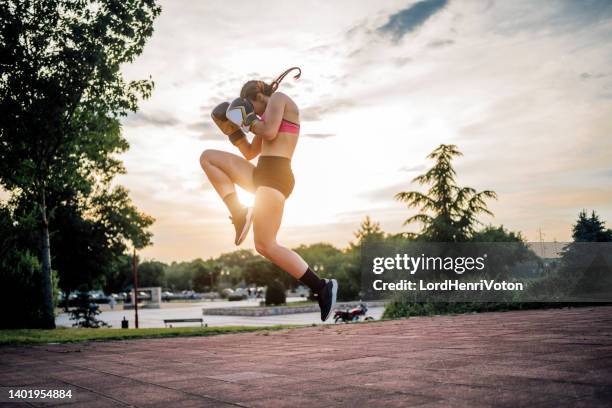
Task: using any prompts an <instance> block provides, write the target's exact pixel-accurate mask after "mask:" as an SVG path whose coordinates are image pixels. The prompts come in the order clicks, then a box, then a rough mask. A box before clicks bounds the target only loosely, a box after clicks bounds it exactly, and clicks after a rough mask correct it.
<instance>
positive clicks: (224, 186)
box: [200, 67, 338, 321]
mask: <svg viewBox="0 0 612 408" xmlns="http://www.w3.org/2000/svg"><path fill="white" fill-rule="evenodd" d="M294 69H297V70H298V74H297V75H296V76H295V77H294V78H295V79H298V78H299V77H300V74H301V70H300V68H298V67H293V68H290V69H288V70H286V71H285V72H283V73H282V74H281V75H280V76H279V77H278V78H276V79H275V80H274V81H273V82H272V83H271V84H266V83H264V82H263V81H248V82H247V83H245V84H244V86H243V87H242V90H241V91H240V98H237V99H235V100H234V101H233V102H231V104H230V103H228V102H224V103H222V104H220V105H218V106H217V107H216V108H215V109H213V112H212V117H213V120H214V121H215V123H216V124H217V125H218V126H219V128H220V129H221V130H222V131H223V133H225V134H226V135H227V136H229V138H230V141H231V142H232V143H233V144H234V145H235V146H236V147H237V148H238V150H240V153H242V156H244V158H242V157H240V156H237V155H235V154H231V153H227V152H224V151H220V150H211V149H209V150H205V151H204V152H203V153H202V155H201V156H200V165H201V166H202V169H203V170H204V172H205V173H206V176H207V177H208V179H209V180H210V182H211V183H212V185H213V186H214V188H215V190H216V191H217V193H218V194H219V196H220V197H221V198H222V199H223V202H224V203H225V205H226V206H227V208H228V209H229V212H230V214H231V217H230V218H231V220H232V223H233V224H234V227H235V229H236V239H235V241H234V242H235V244H236V245H240V244H241V243H242V242H243V241H244V239H245V238H246V235H247V233H248V232H249V228H250V226H251V223H252V224H253V235H254V238H255V249H256V250H257V252H258V253H260V254H261V255H263V256H264V257H266V258H267V259H269V260H270V261H271V262H273V263H274V264H276V265H277V266H278V267H280V268H281V269H283V270H284V271H286V272H287V273H289V274H290V275H291V276H293V277H295V278H296V279H298V280H299V281H300V282H302V283H303V284H305V285H306V286H308V287H309V288H310V290H311V291H312V293H313V294H316V296H317V298H318V301H319V307H320V308H321V320H322V321H325V320H327V318H328V317H329V315H330V314H331V311H332V310H333V308H334V306H335V304H336V295H337V292H338V282H337V281H336V280H335V279H321V278H320V277H318V276H317V274H316V273H314V272H313V271H312V270H311V269H310V268H309V267H308V264H307V263H306V262H305V261H304V260H303V259H302V257H300V256H299V255H298V254H297V253H295V252H294V251H292V250H290V249H289V248H285V247H284V246H281V245H280V244H279V243H278V242H277V241H276V234H277V233H278V229H279V227H280V225H281V220H282V218H283V210H284V206H285V200H286V199H287V198H288V197H289V195H290V194H291V192H292V191H293V186H294V184H295V180H294V178H293V172H292V170H291V157H292V156H293V152H294V150H295V147H296V145H297V142H298V137H299V133H300V115H299V110H298V107H297V105H296V104H295V102H294V101H293V100H292V99H291V98H290V97H289V96H287V95H285V94H283V93H281V92H277V91H276V90H277V88H278V86H279V84H280V83H281V81H282V80H283V79H284V78H285V76H286V75H287V74H288V73H289V72H291V71H292V70H294ZM242 129H248V130H249V131H251V132H252V133H254V134H255V136H254V137H253V140H252V142H251V143H249V142H248V140H247V138H246V136H245V134H244V132H243V131H242ZM258 155H259V159H258V161H257V166H253V164H251V163H250V162H249V160H251V159H253V158H255V157H257V156H258ZM236 184H237V185H239V186H240V187H242V188H243V189H245V190H247V191H249V192H251V193H254V194H255V205H254V207H253V208H247V207H245V206H243V205H242V204H241V203H240V201H239V200H238V196H237V195H236V188H235V185H236Z"/></svg>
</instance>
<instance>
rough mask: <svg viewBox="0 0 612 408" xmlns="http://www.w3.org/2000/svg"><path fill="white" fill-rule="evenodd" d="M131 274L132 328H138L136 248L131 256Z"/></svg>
mask: <svg viewBox="0 0 612 408" xmlns="http://www.w3.org/2000/svg"><path fill="white" fill-rule="evenodd" d="M132 272H133V274H134V327H136V328H138V270H137V268H136V247H134V255H133V256H132Z"/></svg>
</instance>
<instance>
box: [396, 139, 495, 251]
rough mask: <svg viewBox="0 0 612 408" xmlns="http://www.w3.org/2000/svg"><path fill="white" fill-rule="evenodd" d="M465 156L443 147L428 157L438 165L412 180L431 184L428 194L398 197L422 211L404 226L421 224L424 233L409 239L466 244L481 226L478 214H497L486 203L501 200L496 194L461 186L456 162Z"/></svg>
mask: <svg viewBox="0 0 612 408" xmlns="http://www.w3.org/2000/svg"><path fill="white" fill-rule="evenodd" d="M461 155H462V154H461V152H460V151H459V150H457V146H455V145H445V144H442V145H440V146H439V147H438V148H436V149H435V150H434V151H433V152H432V153H430V154H429V155H428V156H427V158H428V159H431V160H435V164H434V166H433V167H432V168H431V169H429V170H428V171H427V172H426V173H425V174H421V175H419V176H417V177H415V178H414V179H413V180H412V182H413V183H418V184H420V185H429V186H430V187H429V190H428V191H427V193H422V192H419V191H407V192H401V193H398V194H396V195H395V199H396V200H398V201H402V202H405V203H407V204H408V207H409V208H417V207H418V208H419V209H420V212H419V213H418V214H415V215H413V216H412V217H410V218H408V219H407V220H406V221H405V222H404V225H407V224H411V223H414V222H420V223H421V224H422V225H423V228H422V230H421V233H420V234H407V235H408V236H410V237H413V238H417V239H419V240H426V241H433V242H463V241H467V240H468V239H469V238H470V236H471V235H472V234H473V233H474V231H475V227H476V225H477V224H479V223H480V222H479V221H478V220H477V219H476V216H477V215H478V214H480V213H486V214H489V215H493V214H492V213H491V211H489V210H488V208H487V205H486V203H485V200H486V199H487V198H497V195H496V194H495V192H493V191H490V190H484V191H481V192H476V190H475V189H473V188H471V187H459V186H457V183H456V181H455V176H456V172H455V169H454V168H453V166H452V160H453V158H454V157H457V156H461Z"/></svg>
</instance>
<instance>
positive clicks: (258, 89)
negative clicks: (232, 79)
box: [240, 67, 302, 100]
mask: <svg viewBox="0 0 612 408" xmlns="http://www.w3.org/2000/svg"><path fill="white" fill-rule="evenodd" d="M294 69H297V70H298V73H297V74H296V75H295V76H294V77H293V79H299V78H300V75H302V70H301V69H300V67H291V68H289V69H288V70H286V71H285V72H283V73H282V74H280V75H279V76H278V77H277V78H276V79H275V80H274V81H272V83H271V84H269V85H268V84H266V83H265V82H264V81H248V82H247V83H246V84H244V85H243V86H242V90H241V91H240V97H241V98H246V99H250V100H254V99H255V98H256V97H257V94H258V93H262V94H264V95H266V96H270V95H272V94H273V93H274V92H276V90H277V89H278V86H279V85H280V83H281V82H282V81H283V79H285V77H286V76H287V74H288V73H289V72H291V71H293V70H294Z"/></svg>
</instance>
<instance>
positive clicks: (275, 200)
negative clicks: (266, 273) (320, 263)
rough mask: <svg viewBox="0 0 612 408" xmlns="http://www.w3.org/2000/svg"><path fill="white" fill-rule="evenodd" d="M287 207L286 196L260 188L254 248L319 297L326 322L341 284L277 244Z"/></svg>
mask: <svg viewBox="0 0 612 408" xmlns="http://www.w3.org/2000/svg"><path fill="white" fill-rule="evenodd" d="M284 207H285V196H283V194H282V193H281V192H280V191H278V190H276V189H273V188H270V187H264V186H262V187H259V188H258V189H257V191H256V193H255V211H254V221H253V233H254V235H255V249H256V250H257V252H259V253H260V254H261V255H263V256H264V257H266V258H267V259H269V260H270V261H272V262H273V263H274V264H275V265H277V266H278V267H280V268H281V269H283V270H284V271H286V272H287V273H289V274H290V275H291V276H293V277H294V278H296V279H299V281H300V282H302V283H303V284H305V285H306V286H308V287H309V288H310V290H312V292H313V293H315V294H317V297H318V300H319V307H320V308H321V320H322V321H325V320H327V318H328V317H329V316H330V314H331V312H332V310H333V308H334V306H335V304H336V296H337V293H338V282H336V280H335V279H330V280H325V279H321V278H319V277H318V276H317V274H316V273H314V272H313V271H312V270H311V269H310V268H309V267H308V264H307V263H306V262H305V261H304V260H303V259H302V257H301V256H299V255H298V254H296V253H295V252H293V251H292V250H290V249H289V248H285V247H284V246H281V245H279V244H278V242H276V234H277V233H278V229H279V228H280V224H281V221H282V218H283V210H284Z"/></svg>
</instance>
